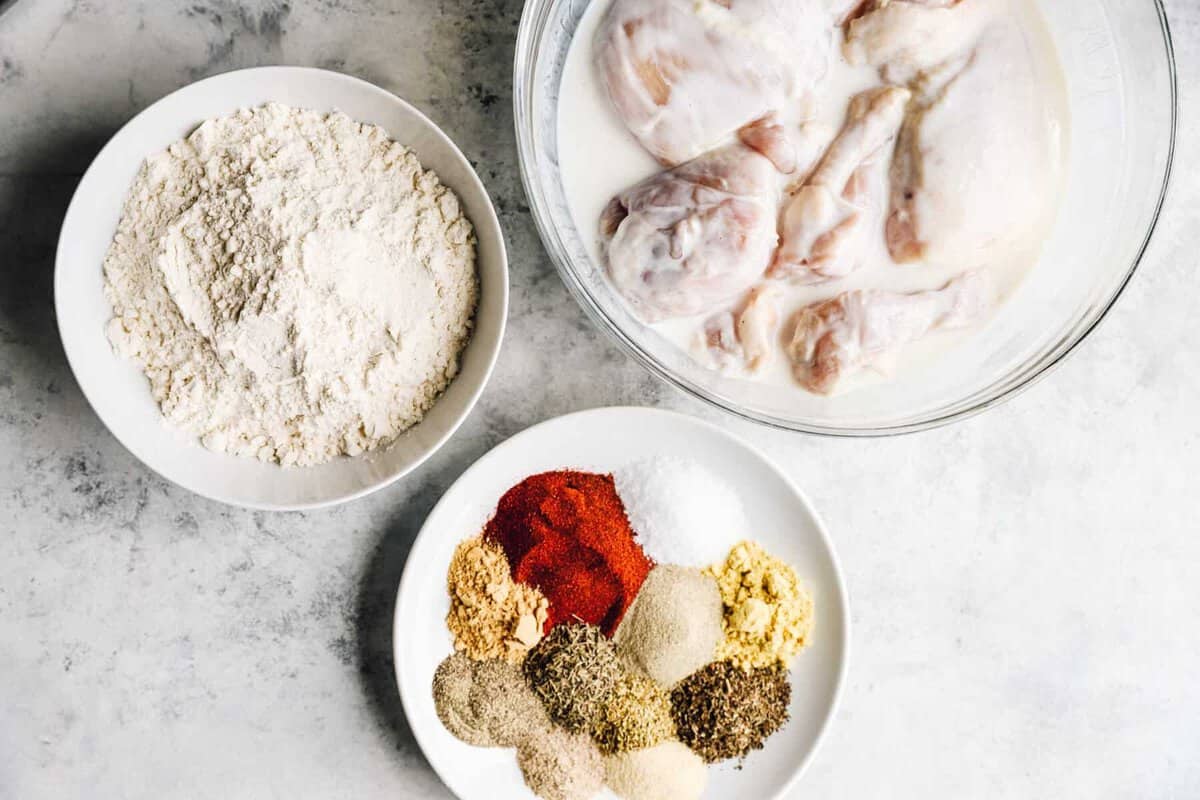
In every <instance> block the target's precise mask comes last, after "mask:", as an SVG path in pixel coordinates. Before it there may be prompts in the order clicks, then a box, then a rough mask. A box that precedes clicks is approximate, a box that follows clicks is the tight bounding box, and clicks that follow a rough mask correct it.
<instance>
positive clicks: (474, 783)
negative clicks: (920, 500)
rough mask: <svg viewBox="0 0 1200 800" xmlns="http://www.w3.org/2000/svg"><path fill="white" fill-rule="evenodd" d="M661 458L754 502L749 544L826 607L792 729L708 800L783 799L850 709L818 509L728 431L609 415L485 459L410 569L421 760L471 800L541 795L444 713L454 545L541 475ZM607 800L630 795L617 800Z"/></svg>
mask: <svg viewBox="0 0 1200 800" xmlns="http://www.w3.org/2000/svg"><path fill="white" fill-rule="evenodd" d="M650 453H652V454H655V455H665V456H674V457H680V458H687V459H690V460H693V461H696V462H698V463H700V464H702V465H703V466H705V467H707V468H708V469H709V470H711V471H712V472H713V473H715V474H716V475H719V476H720V477H721V478H722V479H723V480H724V481H725V482H726V483H728V484H729V486H730V487H731V488H733V490H734V491H735V492H737V494H738V495H739V496H740V497H741V499H742V503H743V505H744V506H745V509H746V514H747V521H748V522H749V523H750V525H749V532H748V533H747V534H746V535H747V536H749V538H753V539H757V540H758V541H760V542H761V543H762V544H763V546H764V547H766V548H767V550H768V551H769V552H770V553H772V554H774V555H776V556H778V557H779V558H782V559H783V560H784V561H787V562H788V563H789V564H792V565H793V566H794V567H795V569H796V572H797V574H798V575H799V576H800V579H801V580H802V581H804V583H805V584H806V586H807V587H808V588H809V590H810V591H812V593H813V600H814V602H815V603H816V624H815V626H814V628H813V634H812V636H811V638H810V639H809V642H808V646H807V647H806V648H805V649H804V651H803V652H801V653H800V655H798V656H797V657H796V659H795V661H793V662H792V667H791V683H792V701H791V704H790V705H789V706H788V712H789V714H790V715H791V719H790V720H789V722H788V723H787V724H786V725H785V726H784V727H783V728H781V729H780V730H779V731H778V732H777V733H776V734H775V735H773V736H772V737H771V738H770V739H768V740H767V742H766V745H765V747H764V748H763V749H762V750H757V751H755V752H753V753H751V754H750V755H749V756H748V757H747V758H746V761H745V768H744V769H738V768H737V764H736V763H735V762H723V763H721V764H718V765H715V766H713V767H711V768H710V769H709V775H708V789H707V790H706V791H705V794H704V798H705V800H728V799H729V798H744V799H745V800H751V798H752V799H753V800H771V799H775V800H777V799H778V798H782V797H783V796H784V795H785V794H787V792H788V790H789V789H790V788H791V787H792V786H794V785H795V784H796V781H798V780H799V778H800V775H801V774H802V773H803V771H804V769H805V768H806V767H807V766H808V764H809V763H810V762H811V761H812V758H813V756H814V755H815V753H816V751H817V748H818V746H819V745H820V742H821V739H822V738H823V736H824V734H825V731H826V730H827V729H828V727H829V723H830V721H831V720H832V719H833V715H834V712H835V711H836V709H837V703H838V698H839V696H840V694H841V689H842V685H843V683H844V682H845V676H846V665H847V663H848V660H849V644H850V612H849V604H848V601H847V597H846V585H845V581H844V580H843V578H842V574H841V570H840V568H839V566H838V562H837V556H836V555H835V553H834V550H833V544H832V543H831V541H830V538H829V534H828V533H827V532H826V530H825V526H824V525H823V524H822V523H821V520H820V518H819V517H818V516H817V513H816V511H815V510H814V509H813V507H812V504H811V503H809V501H808V499H807V498H806V497H805V496H804V494H803V493H802V492H801V491H800V489H799V488H797V487H796V486H795V485H794V484H793V483H792V482H791V481H790V480H789V479H788V478H787V476H786V475H784V474H783V473H782V472H780V471H779V469H778V468H777V467H776V466H775V465H774V464H772V463H771V462H770V461H769V460H768V459H767V458H766V457H765V456H763V455H762V454H761V453H759V452H758V451H756V450H755V449H754V448H752V447H751V446H750V445H748V444H747V443H745V442H743V441H742V440H741V439H738V438H737V437H735V436H734V435H732V434H730V433H728V432H726V431H724V430H722V429H721V428H719V427H717V426H716V425H712V424H710V423H707V422H704V421H701V420H698V419H696V418H694V417H689V416H685V415H683V414H676V413H673V412H670V411H661V410H657V409H650V408H597V409H592V410H590V411H581V412H578V413H575V414H568V415H566V416H563V417H558V418H556V419H552V420H549V421H547V422H543V423H541V424H539V425H535V426H534V427H532V428H529V429H528V430H526V431H524V432H522V433H520V434H517V435H516V436H514V437H512V438H511V439H509V440H508V441H506V442H504V443H502V444H500V445H499V446H497V447H496V448H494V449H493V450H492V451H491V452H489V453H488V454H487V455H485V456H484V457H483V458H481V459H479V460H478V461H477V462H475V464H474V465H473V466H472V467H471V468H470V469H468V470H467V471H466V472H464V473H463V474H462V476H461V477H460V478H459V479H458V480H457V481H455V483H454V485H453V486H451V487H450V489H449V490H448V491H447V492H446V493H445V494H444V495H443V496H442V499H441V500H440V501H439V502H438V504H437V506H436V507H435V508H434V509H433V511H431V512H430V514H429V517H428V518H427V519H426V520H425V524H424V525H423V526H422V528H421V532H420V534H418V535H417V539H416V542H414V544H413V548H412V553H410V554H409V557H408V563H407V564H406V565H405V567H404V576H403V578H401V580H400V589H399V591H398V594H397V597H396V615H395V622H394V627H393V634H392V646H393V648H394V655H395V663H396V680H397V682H398V684H399V686H400V697H401V699H402V700H403V701H404V711H405V714H406V715H407V716H408V722H409V725H410V726H411V727H412V730H413V735H414V736H416V739H417V742H418V744H420V746H421V750H422V751H424V753H425V756H426V757H427V758H428V759H429V763H430V764H431V765H432V766H433V768H434V770H436V771H437V773H438V775H439V776H440V777H441V779H442V780H443V781H445V783H446V785H447V786H449V787H450V789H451V790H452V791H453V792H454V793H455V794H456V795H457V796H458V797H460V798H462V800H534V795H533V793H532V792H530V791H529V789H527V788H526V786H525V783H524V780H523V779H522V778H521V773H520V770H519V769H518V768H517V762H516V758H515V756H514V751H513V750H511V749H502V748H480V747H471V746H470V745H467V744H464V743H463V742H461V741H459V740H458V739H456V738H454V736H452V735H451V734H450V733H449V732H448V731H447V730H446V729H445V727H444V726H443V725H442V723H441V722H440V721H439V720H438V717H437V711H436V709H435V707H434V703H433V696H432V683H433V673H434V670H436V669H437V665H438V664H439V663H440V662H441V661H442V659H444V658H445V657H446V656H448V655H450V653H451V651H452V647H451V638H450V634H449V632H448V631H447V630H446V621H445V620H446V612H447V611H449V608H450V601H449V598H448V597H447V595H446V569H447V568H448V566H449V564H450V558H451V556H452V555H453V554H454V548H455V547H457V546H458V543H459V542H461V541H463V540H464V539H467V538H470V537H471V536H475V535H477V534H478V533H479V532H480V530H482V529H483V526H484V524H485V523H486V522H487V520H488V518H489V517H491V515H492V513H493V512H494V511H495V508H496V503H497V502H498V501H499V500H500V497H501V495H503V494H504V492H505V491H507V490H508V489H509V488H510V487H512V486H514V485H515V484H517V483H519V482H520V481H521V480H522V479H524V478H526V477H528V476H529V475H533V474H535V473H538V472H544V471H546V470H552V469H561V468H564V467H566V468H575V469H584V470H591V471H595V472H611V471H612V470H614V469H618V468H620V467H621V466H623V465H624V464H627V463H628V462H630V461H633V460H635V459H638V458H643V457H645V456H646V454H650ZM693 533H695V534H696V535H699V533H700V532H693ZM597 800H616V798H615V795H613V794H612V792H610V791H607V790H606V791H604V792H602V793H601V794H600V795H599V796H598V798H597Z"/></svg>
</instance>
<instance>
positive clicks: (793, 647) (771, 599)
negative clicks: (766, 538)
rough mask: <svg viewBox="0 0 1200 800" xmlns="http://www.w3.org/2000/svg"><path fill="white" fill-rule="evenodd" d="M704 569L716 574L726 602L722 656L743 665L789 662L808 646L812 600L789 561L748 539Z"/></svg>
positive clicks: (753, 665) (722, 600)
mask: <svg viewBox="0 0 1200 800" xmlns="http://www.w3.org/2000/svg"><path fill="white" fill-rule="evenodd" d="M705 574H707V575H711V576H712V577H713V578H715V579H716V581H717V587H718V588H719V589H720V591H721V602H722V603H723V604H724V607H725V619H724V633H725V637H724V639H723V640H722V641H721V643H720V644H719V645H718V646H717V659H718V660H721V659H729V660H730V661H732V662H734V663H735V664H737V665H738V666H739V667H741V668H743V669H751V668H753V667H769V666H772V665H774V664H782V665H783V666H784V667H786V666H787V665H788V662H790V661H791V660H792V658H793V657H794V656H795V655H796V654H797V653H799V652H800V650H801V649H803V648H804V645H805V644H806V643H807V641H808V637H809V636H810V635H811V634H812V628H813V615H814V610H813V600H812V595H810V594H809V592H808V590H807V589H805V588H804V587H803V586H801V585H800V579H799V578H797V577H796V572H795V570H793V569H792V568H791V567H790V566H789V565H788V564H787V563H785V562H783V561H781V560H779V559H778V558H775V557H774V556H771V555H769V554H768V553H767V551H766V550H764V549H763V547H762V545H760V544H758V543H757V542H751V541H744V542H741V543H739V544H737V545H735V546H734V548H733V549H732V550H730V551H729V555H728V557H726V559H725V561H724V562H723V563H721V564H717V565H715V566H712V567H709V568H708V569H707V570H705Z"/></svg>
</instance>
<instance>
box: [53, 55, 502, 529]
mask: <svg viewBox="0 0 1200 800" xmlns="http://www.w3.org/2000/svg"><path fill="white" fill-rule="evenodd" d="M270 101H274V102H278V103H283V104H285V105H291V106H297V107H301V108H311V109H317V110H320V111H332V110H335V109H336V110H339V111H343V112H345V113H346V114H347V115H349V116H350V117H351V118H353V119H355V120H357V121H359V122H371V123H374V124H376V125H379V126H381V127H382V128H383V129H384V130H386V131H387V132H388V134H389V135H390V136H391V137H392V138H393V139H395V140H396V141H398V142H400V143H402V144H404V145H405V146H407V147H409V148H410V149H411V150H412V151H413V152H414V153H416V155H417V157H418V158H419V159H420V161H421V164H422V165H423V166H424V167H425V168H427V169H432V170H433V171H434V172H436V173H437V174H438V177H439V178H441V180H442V182H443V183H444V184H446V185H447V186H449V187H450V188H451V189H453V190H454V191H455V192H456V193H457V194H458V196H459V198H460V199H461V201H462V205H463V208H464V209H465V210H466V213H467V216H468V217H469V218H470V220H471V222H472V223H473V224H474V226H475V234H476V237H477V239H478V241H479V245H478V251H477V254H478V260H477V264H478V270H479V278H480V289H481V291H480V297H479V307H478V310H477V311H476V315H475V329H474V333H473V335H472V338H471V342H470V344H469V345H468V346H467V348H466V350H465V351H464V352H463V355H462V364H461V369H460V371H459V374H458V376H457V377H456V378H455V379H454V381H453V383H451V384H450V386H449V387H448V388H447V390H446V392H445V394H443V395H442V397H441V398H440V399H439V400H438V402H437V404H436V405H435V406H434V407H433V408H432V409H430V411H429V413H428V414H427V415H426V416H425V418H424V419H423V420H422V421H421V422H420V423H419V424H418V425H415V426H414V427H413V428H411V429H409V430H408V431H407V432H405V433H404V434H403V435H402V436H401V437H400V438H399V439H397V440H396V441H395V442H394V443H392V444H391V445H390V446H389V447H387V448H383V449H381V450H379V451H376V452H373V453H369V454H365V455H362V456H357V457H354V458H339V459H336V460H334V461H331V462H328V463H326V464H322V465H319V466H315V467H302V468H289V469H283V468H281V467H278V466H275V465H272V464H264V463H261V462H258V461H255V460H251V459H248V458H238V457H235V456H230V455H225V454H220V453H214V452H212V451H210V450H207V449H206V448H204V447H203V446H201V445H200V444H199V443H198V442H197V441H196V440H195V439H194V437H192V436H189V435H187V434H185V433H183V432H181V431H178V430H176V429H174V428H171V427H169V426H168V425H167V424H166V422H165V421H164V420H163V417H162V415H161V414H160V413H159V409H158V406H157V405H156V404H155V402H154V400H153V398H152V397H151V395H150V387H149V384H148V382H147V381H146V378H145V376H144V375H143V374H142V372H141V370H140V369H138V367H137V366H135V365H134V364H133V363H132V362H130V361H127V360H125V359H123V358H120V357H119V356H117V355H116V354H115V353H114V352H113V350H112V347H111V346H110V345H109V342H108V338H107V336H106V335H105V325H106V324H107V323H108V320H109V318H110V317H111V316H112V309H111V307H110V306H109V304H108V301H107V300H106V299H105V297H104V280H103V273H102V269H101V265H102V264H103V262H104V256H105V253H106V252H107V250H108V246H109V243H110V242H111V241H112V237H113V233H114V232H115V231H116V227H117V222H118V221H119V219H120V217H121V210H122V206H123V204H124V202H125V195H126V192H127V191H128V188H129V185H130V184H131V183H132V182H133V179H134V178H135V177H136V175H137V172H138V169H139V168H140V167H141V164H142V162H143V160H145V158H146V157H147V156H149V155H152V154H154V153H156V152H159V151H161V150H163V149H165V148H166V147H167V146H168V145H170V144H171V143H172V142H175V141H176V140H178V139H181V138H183V137H184V136H186V135H188V134H189V133H191V131H192V130H193V129H194V128H195V127H196V126H197V125H199V124H200V123H201V122H203V121H204V120H206V119H209V118H211V117H216V116H222V115H227V114H230V113H232V112H234V111H236V110H237V109H239V108H246V107H254V106H259V105H262V104H263V103H266V102H270ZM54 302H55V308H56V312H57V315H58V327H59V333H60V334H61V336H62V341H63V349H64V350H66V353H67V360H68V361H69V362H70V364H71V369H72V371H73V372H74V373H75V379H76V380H77V381H78V382H79V386H80V388H81V389H82V390H83V393H84V395H85V396H86V397H87V399H88V402H89V403H91V405H92V408H93V409H95V411H96V414H97V415H98V416H99V417H100V419H101V420H102V421H103V422H104V424H105V425H107V426H108V429H109V430H110V431H112V434H113V435H114V436H115V437H116V438H117V439H118V440H119V441H120V442H121V443H122V444H123V445H125V447H126V448H128V449H129V451H130V452H131V453H133V454H134V455H135V456H137V457H138V458H139V459H141V460H142V461H143V462H144V463H145V464H146V465H147V466H148V467H150V468H151V469H153V470H154V471H155V472H157V473H159V474H160V475H162V476H163V477H164V478H167V479H168V480H171V481H174V482H175V483H177V484H179V485H180V486H183V487H184V488H186V489H190V490H191V491H193V492H196V493H197V494H201V495H204V496H206V497H210V498H212V499H214V500H220V501H222V502H225V503H231V504H234V505H240V506H248V507H252V508H266V509H276V510H287V509H301V508H313V507H318V506H325V505H333V504H335V503H340V502H345V501H347V500H352V499H354V498H357V497H361V496H363V495H365V494H367V493H369V492H372V491H374V490H376V489H379V488H381V487H383V486H386V485H387V484H389V483H391V482H392V481H394V480H396V479H397V478H399V477H401V476H402V475H404V474H405V473H407V472H409V471H410V470H412V469H414V468H415V467H417V466H418V465H419V464H420V463H421V462H422V461H424V460H425V459H426V458H428V457H429V456H430V455H431V454H432V453H433V452H434V451H436V450H437V449H438V447H440V446H441V445H442V443H443V442H445V441H446V439H448V438H449V437H450V435H451V434H452V433H454V431H455V429H457V428H458V426H459V424H460V423H461V422H462V421H463V419H465V418H466V416H467V414H468V413H470V411H471V408H472V407H473V406H474V405H475V400H476V399H477V398H478V397H479V393H480V392H481V391H482V390H483V387H484V385H485V384H486V383H487V380H488V377H489V376H490V375H491V372H492V366H493V364H495V361H496V356H497V354H498V353H499V351H500V340H501V339H502V338H503V335H504V321H505V316H506V314H507V310H508V262H507V258H506V256H505V251H504V237H503V234H502V233H501V230H500V223H499V221H498V220H497V219H496V212H495V210H494V209H493V208H492V203H491V200H490V199H489V198H488V194H487V191H486V190H485V189H484V187H483V184H482V183H480V181H479V178H478V176H476V174H475V171H474V170H472V169H471V165H470V163H469V162H468V161H467V159H466V158H465V157H464V156H463V154H462V153H461V152H460V151H459V149H458V148H457V147H456V146H455V145H454V143H453V142H452V141H450V139H449V138H448V137H447V136H446V135H445V134H444V133H442V132H441V131H440V130H439V129H438V127H437V126H436V125H434V124H433V123H432V122H430V121H429V120H428V119H427V118H426V117H425V116H424V115H423V114H422V113H421V112H419V111H417V110H416V109H415V108H413V107H412V106H410V105H409V104H408V103H406V102H404V101H403V100H401V99H400V98H398V97H396V96H395V95H393V94H391V93H390V92H387V91H384V90H383V89H380V88H379V87H377V86H373V85H372V84H370V83H367V82H366V81H362V80H359V79H358V78H352V77H350V76H348V75H341V74H338V73H336V72H328V71H325V70H319V69H306V68H301V67H261V68H257V69H246V70H240V71H237V72H227V73H225V74H223V75H217V76H216V77H212V78H207V79H205V80H202V81H199V82H197V83H193V84H191V85H190V86H186V87H184V88H182V89H180V90H179V91H177V92H175V93H173V94H170V95H167V96H166V97H164V98H163V99H161V100H159V101H158V102H156V103H155V104H154V105H152V106H150V107H149V108H147V109H146V110H145V111H143V112H142V113H140V114H138V115H137V116H136V117H134V118H133V119H132V120H130V121H129V122H128V123H127V124H126V125H125V126H124V127H123V128H121V130H119V131H118V132H117V133H116V135H115V136H113V138H112V140H111V141H109V143H108V144H107V145H105V147H104V149H103V150H101V151H100V154H99V155H97V156H96V159H95V161H93V162H92V165H91V167H89V168H88V171H87V173H86V174H85V175H84V176H83V180H82V181H80V183H79V187H78V188H77V189H76V190H75V196H74V198H72V200H71V205H70V207H69V208H68V209H67V216H66V219H65V220H64V221H63V227H62V233H61V235H60V237H59V242H58V256H57V262H56V264H55V273H54Z"/></svg>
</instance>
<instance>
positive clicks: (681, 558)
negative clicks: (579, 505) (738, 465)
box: [613, 456, 750, 567]
mask: <svg viewBox="0 0 1200 800" xmlns="http://www.w3.org/2000/svg"><path fill="white" fill-rule="evenodd" d="M613 480H614V481H615V483H616V487H617V494H619V495H620V496H621V502H622V503H624V504H625V513H626V514H627V515H628V516H629V524H630V526H631V527H632V528H633V530H634V533H635V534H636V539H637V542H638V544H640V545H641V546H642V549H643V550H645V551H646V555H648V556H650V558H652V559H654V560H655V561H656V562H658V563H659V564H680V565H683V566H689V567H707V566H710V565H712V564H716V563H718V562H721V561H723V560H724V559H725V557H726V556H727V555H729V551H730V549H732V548H733V546H734V545H735V544H737V543H738V542H739V541H741V540H742V539H745V538H747V537H748V536H749V535H750V530H749V523H748V522H747V520H746V513H745V510H744V509H743V507H742V501H741V499H740V498H739V497H738V495H737V493H736V492H734V490H733V489H732V488H731V487H730V486H729V484H727V483H725V481H723V480H721V478H720V477H718V476H717V475H716V474H714V473H713V472H712V471H711V470H709V469H708V468H706V467H704V466H703V465H701V464H699V463H697V462H695V461H689V460H687V459H682V458H673V457H669V456H655V457H652V458H646V459H640V460H638V461H634V462H631V463H629V464H626V465H625V466H623V467H621V468H620V469H618V470H615V471H614V472H613Z"/></svg>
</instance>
